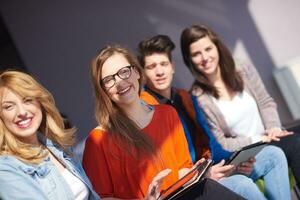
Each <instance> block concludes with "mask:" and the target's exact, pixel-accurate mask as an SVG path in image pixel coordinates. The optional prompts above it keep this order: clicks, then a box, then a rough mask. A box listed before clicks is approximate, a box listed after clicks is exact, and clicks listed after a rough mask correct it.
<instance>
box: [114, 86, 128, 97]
mask: <svg viewBox="0 0 300 200" xmlns="http://www.w3.org/2000/svg"><path fill="white" fill-rule="evenodd" d="M130 89H131V86H128V87H125V88H123V89H120V90H119V91H118V92H117V93H118V94H120V95H124V94H126V93H127V92H129V90H130Z"/></svg>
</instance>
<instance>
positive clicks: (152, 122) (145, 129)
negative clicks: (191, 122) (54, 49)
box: [83, 46, 240, 199]
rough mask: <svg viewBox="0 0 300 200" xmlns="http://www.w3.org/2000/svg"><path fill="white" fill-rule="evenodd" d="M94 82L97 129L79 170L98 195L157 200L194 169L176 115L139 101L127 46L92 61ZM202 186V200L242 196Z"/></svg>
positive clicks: (138, 76)
mask: <svg viewBox="0 0 300 200" xmlns="http://www.w3.org/2000/svg"><path fill="white" fill-rule="evenodd" d="M92 81H93V85H94V91H95V96H96V110H95V116H96V119H97V122H98V126H97V127H96V128H94V129H93V130H92V131H91V133H90V135H89V136H88V138H87V140H86V144H85V149H84V154H83V166H84V169H85V171H86V173H87V175H88V177H89V178H90V180H91V182H92V184H93V186H94V188H95V190H96V192H97V193H98V194H99V195H100V196H101V197H102V198H104V199H144V198H145V199H157V198H158V196H159V195H160V191H161V190H163V189H166V188H168V187H169V186H170V185H172V184H173V183H175V182H176V181H177V180H178V179H179V178H180V177H182V176H183V175H184V174H186V173H187V172H188V171H189V170H190V168H191V167H192V161H191V158H190V156H189V152H188V147H187V143H186V140H185V136H184V133H183V128H182V125H181V123H180V120H179V117H178V116H177V113H176V111H175V110H174V109H173V108H172V107H170V106H167V105H158V106H154V107H153V106H149V105H146V104H145V103H143V101H141V100H140V98H139V92H140V88H141V84H142V71H141V68H140V66H139V64H138V61H137V60H136V58H135V56H134V55H133V54H131V53H130V52H129V51H128V50H127V49H125V48H122V47H119V46H107V47H105V48H103V49H102V50H101V51H100V53H98V54H97V56H96V58H95V59H94V60H93V62H92ZM200 162H203V160H201V161H199V163H200ZM203 185H204V186H203V188H206V189H202V190H199V192H197V193H198V194H197V196H200V197H201V199H212V198H218V197H219V198H220V196H218V195H222V197H224V199H239V198H240V197H239V196H238V195H236V194H234V193H233V192H231V191H230V190H228V189H226V188H224V187H223V186H221V185H219V184H218V183H216V182H214V181H212V180H205V181H204V182H203ZM206 186H207V187H206ZM201 187H202V186H201ZM209 188H211V189H209ZM189 198H190V199H194V198H193V197H191V196H190V197H189Z"/></svg>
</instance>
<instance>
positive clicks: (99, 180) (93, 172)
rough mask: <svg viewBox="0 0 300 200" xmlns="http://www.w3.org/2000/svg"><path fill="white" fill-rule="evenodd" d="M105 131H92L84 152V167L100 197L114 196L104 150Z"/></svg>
mask: <svg viewBox="0 0 300 200" xmlns="http://www.w3.org/2000/svg"><path fill="white" fill-rule="evenodd" d="M104 148H105V147H104V144H103V132H102V131H99V133H98V131H96V132H92V133H91V135H90V136H89V137H88V138H87V140H86V143H85V148H84V152H83V161H82V162H83V168H84V170H85V172H86V174H87V176H88V178H89V179H90V181H91V183H92V185H93V187H94V189H95V191H96V192H97V194H98V195H99V196H100V197H102V198H103V197H113V182H112V180H111V172H110V170H109V166H108V160H107V155H106V154H105V151H104Z"/></svg>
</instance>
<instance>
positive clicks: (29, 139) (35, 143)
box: [19, 133, 41, 146]
mask: <svg viewBox="0 0 300 200" xmlns="http://www.w3.org/2000/svg"><path fill="white" fill-rule="evenodd" d="M19 140H20V141H22V142H24V143H26V144H30V145H32V146H40V144H41V143H40V142H39V140H38V137H37V133H35V134H33V135H32V136H29V137H26V138H19Z"/></svg>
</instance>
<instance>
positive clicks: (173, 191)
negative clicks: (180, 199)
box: [158, 159, 213, 200]
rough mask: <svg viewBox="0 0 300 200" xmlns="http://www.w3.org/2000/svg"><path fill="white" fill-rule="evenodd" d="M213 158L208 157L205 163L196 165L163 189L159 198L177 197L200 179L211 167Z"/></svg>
mask: <svg viewBox="0 0 300 200" xmlns="http://www.w3.org/2000/svg"><path fill="white" fill-rule="evenodd" d="M212 163H213V162H212V160H210V159H206V160H205V161H204V162H203V163H201V164H199V165H198V166H196V167H195V168H194V169H192V170H191V171H190V172H188V173H187V174H186V175H184V176H183V177H182V178H181V179H179V180H178V181H176V182H175V183H174V184H172V185H171V186H170V187H168V188H167V189H166V190H163V191H162V192H161V194H160V196H159V198H158V199H159V200H162V199H163V200H171V199H173V198H175V197H176V195H178V194H180V193H181V192H183V191H185V190H187V189H188V188H190V187H191V186H192V185H194V184H195V183H197V182H198V181H200V180H201V179H202V178H203V177H204V175H205V173H206V171H207V170H208V169H209V167H210V166H211V165H212Z"/></svg>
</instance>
